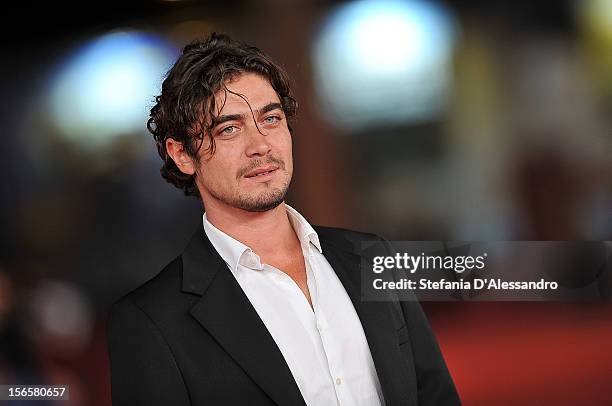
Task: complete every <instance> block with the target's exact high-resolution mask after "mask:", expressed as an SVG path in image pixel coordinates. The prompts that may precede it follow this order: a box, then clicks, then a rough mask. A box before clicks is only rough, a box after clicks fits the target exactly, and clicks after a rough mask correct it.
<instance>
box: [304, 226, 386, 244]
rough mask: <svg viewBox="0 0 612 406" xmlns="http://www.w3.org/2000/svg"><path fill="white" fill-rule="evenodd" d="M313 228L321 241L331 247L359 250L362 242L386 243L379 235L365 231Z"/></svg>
mask: <svg viewBox="0 0 612 406" xmlns="http://www.w3.org/2000/svg"><path fill="white" fill-rule="evenodd" d="M312 227H313V228H314V229H315V231H316V232H317V235H318V236H319V239H320V240H323V241H325V242H327V243H328V244H331V245H336V246H338V248H345V249H346V248H352V249H353V250H359V247H360V244H361V243H362V242H366V241H377V242H378V241H384V238H382V237H381V236H379V235H377V234H373V233H367V232H363V231H356V230H349V229H346V228H335V227H324V226H317V225H313V226H312Z"/></svg>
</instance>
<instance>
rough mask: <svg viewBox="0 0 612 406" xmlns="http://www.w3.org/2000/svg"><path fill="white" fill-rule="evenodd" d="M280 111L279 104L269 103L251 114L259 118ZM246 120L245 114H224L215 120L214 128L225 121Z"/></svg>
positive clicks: (280, 106) (281, 107)
mask: <svg viewBox="0 0 612 406" xmlns="http://www.w3.org/2000/svg"><path fill="white" fill-rule="evenodd" d="M277 109H279V110H282V109H283V106H282V105H281V104H280V103H275V102H271V103H268V104H266V105H265V106H263V107H262V108H260V109H254V110H253V114H254V115H255V116H260V115H262V114H266V113H268V112H270V111H272V110H277ZM245 118H246V114H224V115H222V116H218V117H217V118H215V127H216V126H218V125H219V124H223V123H225V122H226V121H234V120H244V119H245Z"/></svg>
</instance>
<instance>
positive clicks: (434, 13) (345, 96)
mask: <svg viewBox="0 0 612 406" xmlns="http://www.w3.org/2000/svg"><path fill="white" fill-rule="evenodd" d="M456 35H457V26H456V23H455V21H454V20H453V18H452V16H451V15H450V13H449V12H448V11H447V10H446V9H445V8H444V7H442V6H441V5H438V4H437V3H434V2H426V1H408V0H406V1H402V0H382V1H377V0H362V1H358V2H354V3H350V4H347V5H344V6H341V7H340V8H339V9H338V10H337V11H336V12H335V13H334V14H333V15H332V16H331V17H330V18H329V20H328V21H327V23H326V24H325V26H324V27H323V30H322V31H321V34H320V36H319V38H318V39H317V41H316V43H315V47H314V68H315V83H316V86H317V91H318V93H319V96H320V98H321V104H322V106H321V110H322V113H323V115H324V117H326V118H331V123H332V124H335V125H337V126H341V127H344V128H347V129H359V128H367V127H371V126H372V125H374V124H377V125H379V124H380V123H382V124H383V125H385V124H387V125H390V126H392V125H397V124H403V123H415V122H421V121H426V120H430V119H433V118H435V117H436V116H438V115H439V114H440V113H441V112H442V111H443V110H444V108H445V106H446V103H447V102H448V99H449V97H450V91H451V84H452V76H451V58H452V52H453V48H454V44H455V37H456Z"/></svg>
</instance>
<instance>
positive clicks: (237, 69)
mask: <svg viewBox="0 0 612 406" xmlns="http://www.w3.org/2000/svg"><path fill="white" fill-rule="evenodd" d="M296 106H297V105H296V102H295V100H294V99H293V97H292V96H291V91H290V88H289V85H288V80H287V78H286V76H285V74H284V73H283V72H282V70H281V69H280V68H279V67H278V66H277V65H275V64H274V63H273V62H272V61H271V60H270V59H269V58H268V57H267V56H265V55H264V54H263V53H262V52H261V51H260V50H258V49H257V48H254V47H249V46H247V45H244V44H241V43H238V42H236V41H233V40H232V39H230V38H229V37H227V36H224V35H218V34H212V35H211V36H210V37H208V38H207V39H206V40H204V41H202V42H196V43H193V44H191V45H189V46H187V47H186V48H185V49H184V50H183V54H182V55H181V56H180V57H179V59H178V60H177V62H176V64H175V65H174V66H173V68H172V69H171V70H170V72H169V73H168V76H167V78H166V79H165V80H164V83H163V86H162V92H161V95H160V96H159V97H158V98H157V104H156V105H155V106H154V107H153V109H152V110H151V118H150V120H149V123H148V127H149V130H150V131H151V132H152V134H153V136H154V138H155V140H156V143H157V146H158V150H159V153H160V155H161V157H162V159H163V161H164V165H163V168H162V175H163V176H164V178H166V179H167V180H168V181H169V182H171V183H173V184H174V185H175V186H177V187H179V188H182V189H183V190H184V191H185V193H186V194H191V195H196V196H199V198H201V200H202V202H203V204H204V208H205V213H204V215H203V219H202V226H200V227H199V228H198V230H197V231H196V233H195V234H194V236H193V237H192V239H191V241H190V243H189V244H188V246H187V248H185V250H184V251H183V253H182V254H181V255H180V256H179V257H177V258H176V259H175V260H174V261H172V262H171V263H170V264H169V265H168V266H166V268H165V269H164V270H162V272H161V273H159V274H158V275H157V276H156V277H154V278H153V279H152V280H150V281H148V282H147V283H145V284H144V285H143V286H141V287H139V288H138V289H136V290H135V291H133V292H131V293H129V294H128V295H127V296H126V297H124V298H123V299H121V300H120V301H119V302H117V303H116V304H115V305H114V307H113V310H112V315H111V320H110V323H109V350H110V359H111V370H112V396H113V403H114V404H115V405H130V406H133V405H287V406H293V405H304V404H306V405H312V406H325V405H368V406H370V405H372V406H374V405H387V406H392V405H416V404H437V405H438V404H458V403H459V399H458V397H457V394H456V391H455V389H454V386H453V383H452V380H451V378H450V376H449V374H448V371H447V369H446V366H445V364H444V361H443V359H442V356H441V354H440V351H439V349H438V347H437V344H436V342H435V338H434V337H433V335H432V333H431V331H430V328H429V326H428V324H427V322H426V320H425V318H424V315H423V313H422V311H421V309H420V307H419V305H418V303H417V302H403V303H398V302H393V303H389V302H363V301H361V300H360V293H361V292H360V259H361V258H360V256H359V254H358V252H359V245H360V241H367V240H370V241H380V240H381V239H380V238H379V237H377V236H374V235H370V234H362V233H357V232H352V231H348V230H340V229H333V228H325V227H313V226H311V225H310V224H309V223H308V222H307V221H306V220H305V219H304V218H303V217H302V216H301V215H300V214H299V213H298V212H297V211H296V210H295V209H293V208H291V207H289V206H288V205H286V204H285V203H284V198H285V194H286V192H287V189H288V187H289V183H290V181H291V176H292V173H293V159H292V147H291V145H292V140H291V132H290V129H289V125H288V123H287V122H288V120H290V119H291V118H292V117H293V116H294V115H295V112H296Z"/></svg>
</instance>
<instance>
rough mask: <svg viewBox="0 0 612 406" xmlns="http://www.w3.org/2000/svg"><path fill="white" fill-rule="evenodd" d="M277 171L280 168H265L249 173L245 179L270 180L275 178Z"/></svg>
mask: <svg viewBox="0 0 612 406" xmlns="http://www.w3.org/2000/svg"><path fill="white" fill-rule="evenodd" d="M277 170H278V166H273V165H271V166H264V167H261V168H257V169H254V170H252V171H250V172H248V173H247V174H246V175H244V177H245V178H247V179H251V180H256V181H263V180H269V179H271V178H272V176H274V174H275V173H276V171H277Z"/></svg>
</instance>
